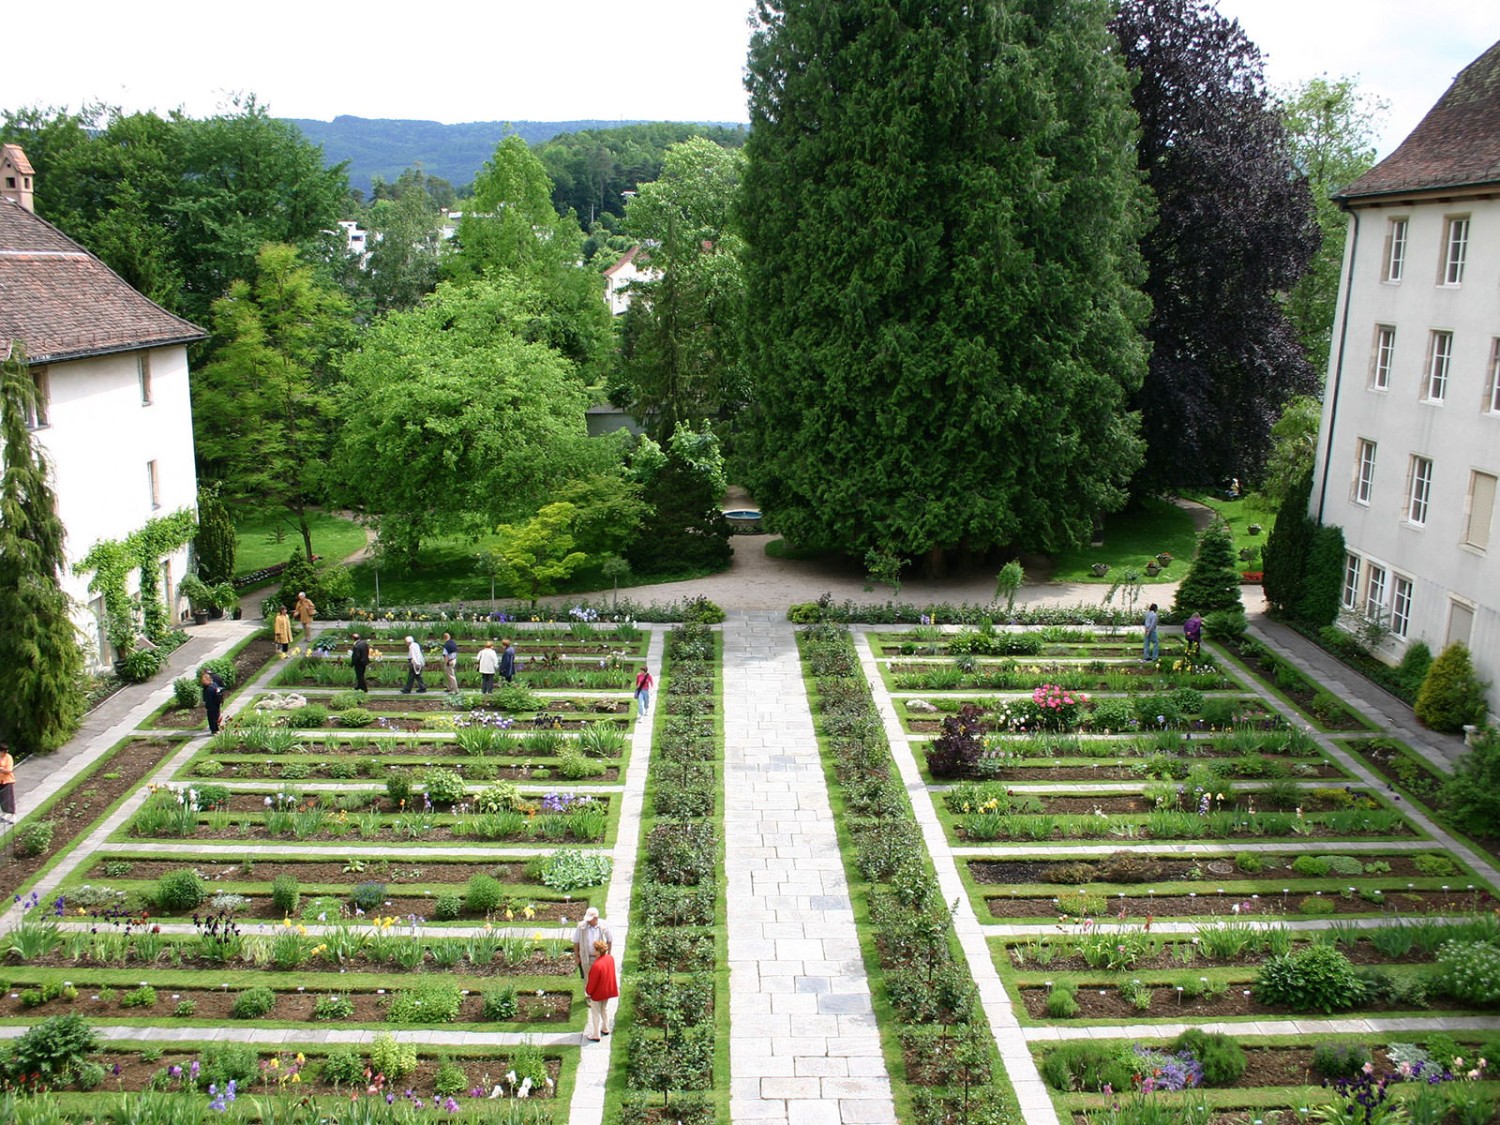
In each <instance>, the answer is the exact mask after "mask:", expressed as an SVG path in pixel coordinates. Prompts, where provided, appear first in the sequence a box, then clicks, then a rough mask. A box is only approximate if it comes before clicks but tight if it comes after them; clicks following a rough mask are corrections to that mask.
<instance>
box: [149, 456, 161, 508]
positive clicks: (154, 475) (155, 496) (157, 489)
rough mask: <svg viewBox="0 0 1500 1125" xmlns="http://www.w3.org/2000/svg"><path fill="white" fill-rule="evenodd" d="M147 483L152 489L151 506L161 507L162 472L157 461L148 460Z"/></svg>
mask: <svg viewBox="0 0 1500 1125" xmlns="http://www.w3.org/2000/svg"><path fill="white" fill-rule="evenodd" d="M146 483H147V485H148V486H149V487H150V489H151V507H152V509H153V510H155V509H157V508H160V507H161V473H160V472H159V471H158V469H157V467H156V462H155V461H147V462H146Z"/></svg>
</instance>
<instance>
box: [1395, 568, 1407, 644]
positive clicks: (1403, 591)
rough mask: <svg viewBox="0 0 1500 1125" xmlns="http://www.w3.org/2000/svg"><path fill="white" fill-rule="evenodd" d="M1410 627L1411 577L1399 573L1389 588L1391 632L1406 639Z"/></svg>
mask: <svg viewBox="0 0 1500 1125" xmlns="http://www.w3.org/2000/svg"><path fill="white" fill-rule="evenodd" d="M1410 628H1411V579H1410V578H1402V577H1401V576H1400V575H1399V574H1398V575H1396V576H1395V581H1394V583H1393V585H1392V588H1391V634H1392V636H1396V637H1400V638H1401V639H1402V640H1403V641H1404V640H1406V631H1407V630H1408V629H1410Z"/></svg>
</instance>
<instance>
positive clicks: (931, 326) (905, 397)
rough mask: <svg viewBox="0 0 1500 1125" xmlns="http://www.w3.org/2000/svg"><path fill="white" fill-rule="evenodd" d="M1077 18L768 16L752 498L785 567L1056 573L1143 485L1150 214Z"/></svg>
mask: <svg viewBox="0 0 1500 1125" xmlns="http://www.w3.org/2000/svg"><path fill="white" fill-rule="evenodd" d="M1108 16H1109V10H1108V5H1106V4H1104V3H1101V2H1096V0H1046V2H1044V0H1017V2H1013V3H1007V4H1003V5H1001V4H994V3H984V4H974V3H971V2H968V0H932V2H930V3H925V4H920V5H918V4H900V5H897V4H891V3H889V2H888V0H840V2H839V3H837V4H835V3H831V2H828V0H760V2H759V4H758V17H759V26H758V29H757V31H756V32H755V34H754V36H753V39H752V43H751V49H750V58H749V65H748V70H749V78H748V86H749V90H750V115H751V122H752V128H751V132H750V137H749V139H748V141H747V142H746V157H747V164H746V170H745V176H744V180H743V186H744V190H743V192H742V198H741V210H742V219H743V224H742V225H743V233H744V236H745V239H746V242H747V249H746V256H745V272H746V290H747V323H748V331H747V352H748V363H747V366H748V370H749V377H750V383H751V392H750V394H749V396H748V397H749V400H750V403H751V405H750V407H749V408H747V410H746V412H745V414H744V415H742V417H743V418H744V419H745V430H746V431H747V433H746V446H747V447H748V448H747V449H746V450H745V453H746V461H747V463H748V464H747V473H746V476H747V477H748V480H747V483H748V484H749V485H750V486H751V489H752V491H753V493H754V495H755V497H756V499H757V500H758V501H760V503H761V506H762V508H763V509H764V510H765V512H766V519H767V522H768V523H769V524H770V525H771V526H772V528H773V529H774V530H778V531H781V532H783V533H785V534H786V535H788V536H789V537H790V538H791V539H792V540H794V541H796V542H798V543H799V544H803V545H827V546H833V547H839V548H843V549H845V550H849V551H851V552H853V553H855V554H856V555H857V556H860V557H862V556H863V555H864V553H865V551H866V550H867V549H869V548H875V549H877V550H879V551H883V552H886V553H889V554H894V555H898V556H903V557H916V556H920V555H923V554H925V555H926V556H927V561H928V567H929V570H937V569H940V568H941V566H942V561H943V554H944V552H945V551H947V550H948V549H951V548H961V549H967V550H974V551H983V550H986V549H988V548H991V547H994V546H996V545H1000V544H1016V545H1025V546H1029V547H1041V548H1051V547H1062V546H1066V545H1069V544H1073V543H1078V542H1081V541H1086V540H1085V537H1086V536H1087V535H1088V534H1089V533H1090V531H1091V529H1092V521H1093V519H1094V517H1095V515H1096V514H1097V513H1099V512H1102V511H1111V510H1114V509H1116V508H1118V507H1119V506H1120V505H1121V504H1122V502H1123V500H1124V485H1125V483H1126V482H1127V481H1128V480H1129V478H1130V476H1131V474H1132V473H1133V472H1134V471H1135V469H1136V467H1137V466H1138V465H1139V464H1140V457H1141V450H1140V444H1139V441H1138V438H1137V435H1136V423H1135V420H1134V418H1133V417H1132V416H1131V415H1130V414H1129V412H1128V410H1127V409H1126V402H1127V399H1128V397H1129V395H1130V394H1131V392H1132V391H1134V390H1135V388H1136V387H1138V386H1139V384H1140V380H1141V378H1142V374H1143V371H1144V359H1145V353H1144V350H1143V345H1142V340H1141V338H1140V335H1139V333H1138V331H1137V325H1138V323H1139V322H1140V319H1141V318H1142V316H1143V315H1144V313H1145V311H1146V306H1145V302H1144V300H1143V299H1142V298H1141V296H1140V294H1139V292H1138V291H1137V289H1136V287H1135V283H1136V280H1137V276H1138V270H1139V259H1138V257H1137V251H1136V245H1137V240H1138V238H1139V236H1140V234H1141V233H1142V230H1143V228H1144V215H1145V204H1144V197H1143V191H1142V188H1141V185H1140V183H1139V181H1138V178H1137V175H1136V172H1135V168H1134V161H1133V157H1132V155H1131V152H1132V150H1131V136H1132V133H1131V129H1132V119H1131V115H1130V112H1129V96H1128V93H1127V92H1126V85H1125V73H1124V70H1123V67H1122V66H1121V64H1120V62H1119V59H1118V56H1117V53H1116V52H1114V51H1113V50H1111V45H1110V43H1109V38H1108V31H1107V27H1108Z"/></svg>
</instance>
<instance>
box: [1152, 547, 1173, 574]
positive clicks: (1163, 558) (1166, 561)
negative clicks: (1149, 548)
mask: <svg viewBox="0 0 1500 1125" xmlns="http://www.w3.org/2000/svg"><path fill="white" fill-rule="evenodd" d="M1156 564H1157V565H1158V566H1160V567H1161V568H1162V569H1163V570H1165V569H1166V568H1167V567H1169V566H1171V565H1172V552H1171V551H1163V552H1162V553H1161V554H1159V555H1157V556H1156Z"/></svg>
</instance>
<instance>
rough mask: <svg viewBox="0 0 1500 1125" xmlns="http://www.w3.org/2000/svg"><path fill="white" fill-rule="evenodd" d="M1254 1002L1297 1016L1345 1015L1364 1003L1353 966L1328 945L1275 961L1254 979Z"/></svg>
mask: <svg viewBox="0 0 1500 1125" xmlns="http://www.w3.org/2000/svg"><path fill="white" fill-rule="evenodd" d="M1255 998H1256V999H1257V1000H1258V1001H1260V1002H1261V1003H1262V1004H1275V1005H1281V1006H1284V1007H1287V1008H1291V1009H1292V1010H1293V1011H1296V1012H1342V1011H1345V1010H1347V1009H1349V1008H1353V1007H1356V1006H1358V1005H1359V1004H1361V1003H1362V1002H1363V1001H1364V989H1363V987H1362V986H1361V985H1360V981H1359V974H1358V973H1356V972H1355V969H1354V965H1353V964H1352V963H1351V962H1350V960H1349V958H1347V957H1345V956H1344V955H1343V954H1342V953H1340V952H1339V951H1338V950H1337V949H1334V948H1333V947H1332V946H1329V945H1310V946H1308V947H1307V948H1306V949H1300V950H1298V951H1297V952H1295V953H1288V954H1285V955H1283V956H1280V957H1272V958H1271V959H1270V960H1268V961H1267V962H1266V963H1265V964H1264V965H1262V966H1261V969H1260V973H1259V974H1258V975H1257V976H1256V978H1255Z"/></svg>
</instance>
